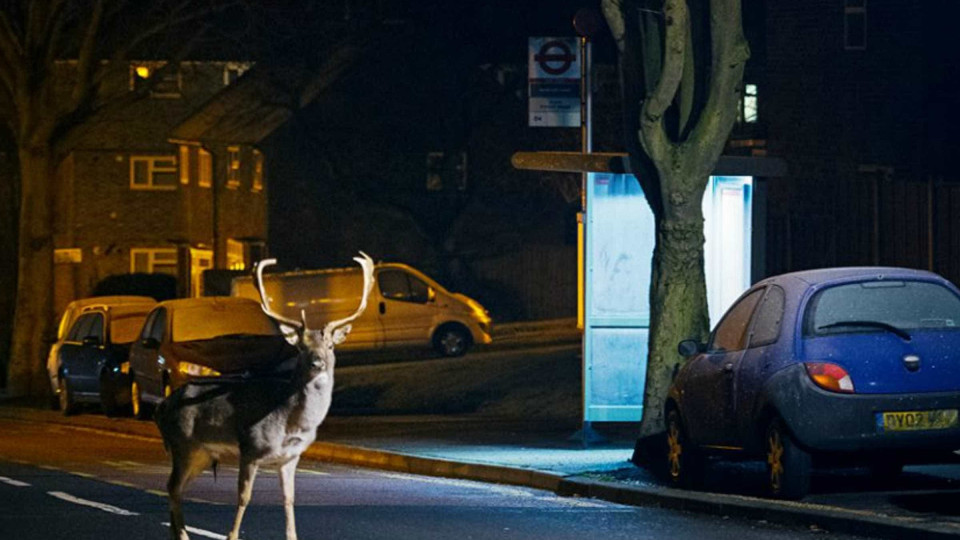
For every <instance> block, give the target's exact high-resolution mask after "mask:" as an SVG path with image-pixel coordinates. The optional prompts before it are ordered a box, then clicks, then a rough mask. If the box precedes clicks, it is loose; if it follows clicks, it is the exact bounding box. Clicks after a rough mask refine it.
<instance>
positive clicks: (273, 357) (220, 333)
mask: <svg viewBox="0 0 960 540" xmlns="http://www.w3.org/2000/svg"><path fill="white" fill-rule="evenodd" d="M296 354H297V349H296V347H294V346H293V345H290V344H289V343H288V342H287V340H286V339H285V338H284V336H283V333H282V332H281V331H280V328H279V327H278V326H277V323H276V321H274V320H273V319H271V318H270V317H268V316H267V315H266V314H265V313H264V312H263V309H262V308H261V307H260V304H259V303H257V302H255V301H253V300H250V299H249V298H236V297H227V296H212V297H203V298H186V299H180V300H167V301H166V302H161V303H159V304H157V305H156V307H155V308H154V309H153V311H151V312H150V314H149V315H148V316H147V320H146V322H144V325H143V329H142V331H141V332H140V336H139V339H138V340H137V341H136V343H134V344H133V346H132V347H131V350H130V370H131V372H132V379H131V388H130V393H131V401H132V406H133V412H134V415H135V416H137V417H138V418H145V417H147V413H148V409H150V408H151V406H152V405H156V404H157V403H160V401H162V400H163V398H165V397H166V396H168V395H170V393H171V392H172V391H173V390H176V389H177V388H179V387H180V386H182V385H183V384H184V383H186V382H187V381H190V380H194V379H200V378H205V377H220V376H237V377H241V376H247V375H262V374H276V373H277V372H281V371H284V370H285V369H290V368H292V367H293V365H294V363H295V361H296Z"/></svg>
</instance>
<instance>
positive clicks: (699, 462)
mask: <svg viewBox="0 0 960 540" xmlns="http://www.w3.org/2000/svg"><path fill="white" fill-rule="evenodd" d="M667 473H668V474H669V476H670V482H671V483H672V484H673V485H675V486H679V487H694V486H697V485H700V483H701V482H702V481H703V474H704V457H703V455H702V454H701V453H700V450H699V449H697V448H695V447H694V445H693V444H691V443H690V441H689V440H688V439H687V434H686V430H685V429H684V427H683V423H682V422H681V421H680V413H679V412H678V411H677V410H676V409H672V410H670V412H668V413H667Z"/></svg>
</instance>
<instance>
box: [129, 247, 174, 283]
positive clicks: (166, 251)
mask: <svg viewBox="0 0 960 540" xmlns="http://www.w3.org/2000/svg"><path fill="white" fill-rule="evenodd" d="M141 254H146V255H147V268H148V270H147V271H146V272H145V273H147V274H167V272H157V271H156V267H157V266H165V267H166V266H171V264H172V267H173V269H174V273H173V274H172V275H174V276H176V275H177V272H178V270H179V267H180V257H179V254H178V253H177V249H176V248H130V273H131V274H136V273H141V272H138V271H137V255H141ZM170 254H172V255H173V257H172V263H169V262H158V261H157V259H158V257H157V256H158V255H160V256H161V257H162V256H165V255H170ZM168 275H170V274H168Z"/></svg>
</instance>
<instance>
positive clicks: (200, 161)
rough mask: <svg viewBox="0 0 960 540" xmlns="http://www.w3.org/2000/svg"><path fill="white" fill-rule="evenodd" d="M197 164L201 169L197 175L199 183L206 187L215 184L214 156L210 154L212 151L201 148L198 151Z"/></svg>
mask: <svg viewBox="0 0 960 540" xmlns="http://www.w3.org/2000/svg"><path fill="white" fill-rule="evenodd" d="M197 165H198V168H199V169H200V170H199V174H198V177H197V185H198V186H200V187H206V188H208V187H210V186H211V185H213V157H212V156H211V155H210V152H208V151H207V150H206V149H204V148H201V149H200V150H199V151H198V152H197Z"/></svg>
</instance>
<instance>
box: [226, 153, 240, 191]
mask: <svg viewBox="0 0 960 540" xmlns="http://www.w3.org/2000/svg"><path fill="white" fill-rule="evenodd" d="M239 186H240V147H239V146H228V147H227V187H228V188H230V189H237V188H238V187H239Z"/></svg>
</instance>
